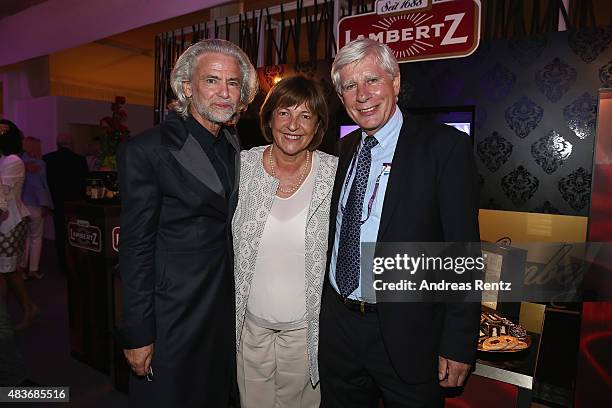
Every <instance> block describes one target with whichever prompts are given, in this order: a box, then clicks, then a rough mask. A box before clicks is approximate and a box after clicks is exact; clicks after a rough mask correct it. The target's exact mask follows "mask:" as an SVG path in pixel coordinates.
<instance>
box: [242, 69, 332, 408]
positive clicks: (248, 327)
mask: <svg viewBox="0 0 612 408" xmlns="http://www.w3.org/2000/svg"><path fill="white" fill-rule="evenodd" d="M327 122H328V111H327V103H326V101H325V94H324V93H323V91H322V90H321V88H320V87H319V86H318V84H317V83H316V82H315V81H314V80H312V79H308V78H306V77H303V76H294V77H289V78H285V79H283V80H282V81H280V82H278V83H277V84H276V85H275V86H274V87H273V88H272V89H271V90H270V93H269V94H268V96H267V98H266V100H265V102H264V103H263V105H262V107H261V111H260V126H261V131H262V133H263V135H264V136H265V137H266V139H267V140H268V141H269V142H272V144H271V145H268V146H261V147H255V148H253V149H251V150H249V151H243V152H242V154H241V161H240V189H239V197H238V206H237V208H236V213H235V214H234V219H233V222H232V231H233V234H234V252H235V254H236V260H235V262H234V274H235V280H236V345H237V350H238V360H237V367H238V388H239V390H240V400H241V405H242V408H251V407H253V408H273V407H295V408H300V407H301V408H314V407H318V406H319V402H320V395H319V388H318V382H319V373H318V364H317V344H318V332H319V305H320V299H321V289H322V287H323V277H324V276H325V256H326V252H327V234H328V228H329V206H330V202H331V193H332V187H333V182H334V175H335V173H336V166H337V164H338V159H337V158H336V157H334V156H330V155H328V154H326V153H323V152H320V151H318V150H316V149H317V147H318V146H319V145H320V144H321V141H322V140H323V137H324V136H325V131H326V130H327Z"/></svg>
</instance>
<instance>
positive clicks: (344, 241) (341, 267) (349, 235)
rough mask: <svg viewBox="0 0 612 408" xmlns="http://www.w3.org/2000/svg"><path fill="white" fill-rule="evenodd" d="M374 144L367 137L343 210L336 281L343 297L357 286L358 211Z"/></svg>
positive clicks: (359, 230)
mask: <svg viewBox="0 0 612 408" xmlns="http://www.w3.org/2000/svg"><path fill="white" fill-rule="evenodd" d="M377 144H378V140H376V138H374V137H373V136H368V137H366V139H365V141H364V143H363V147H362V148H361V150H360V152H359V157H358V158H357V169H356V170H355V178H354V179H353V184H352V185H351V191H350V193H349V195H348V198H347V200H346V207H345V208H344V212H343V213H342V225H341V227H340V242H339V248H338V258H337V260H336V283H337V284H338V289H339V290H340V294H341V295H342V297H348V296H349V295H350V294H351V293H353V292H354V291H355V289H357V288H358V287H359V270H360V237H361V213H362V211H363V199H364V197H365V192H366V187H367V186H368V177H369V175H370V165H371V164H372V153H371V152H370V150H372V148H373V147H374V146H376V145H377Z"/></svg>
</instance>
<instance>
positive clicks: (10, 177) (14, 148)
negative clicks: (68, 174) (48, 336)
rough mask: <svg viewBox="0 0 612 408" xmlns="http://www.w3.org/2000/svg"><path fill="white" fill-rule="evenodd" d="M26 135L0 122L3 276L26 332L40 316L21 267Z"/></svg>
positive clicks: (26, 214) (25, 213) (0, 254)
mask: <svg viewBox="0 0 612 408" xmlns="http://www.w3.org/2000/svg"><path fill="white" fill-rule="evenodd" d="M22 139H23V134H22V133H21V131H20V130H19V128H17V126H16V125H15V124H14V123H12V122H11V121H8V120H6V119H0V276H3V277H4V278H5V280H6V282H7V283H8V287H9V289H11V290H12V292H13V293H14V294H15V296H16V297H17V299H18V301H19V303H20V304H21V306H22V308H23V321H22V322H21V323H20V324H18V325H17V327H16V328H17V329H18V330H19V329H25V328H26V327H28V326H29V325H30V324H31V323H32V320H34V318H36V317H37V316H38V314H39V313H40V311H39V309H38V307H37V306H36V305H35V304H34V302H32V299H31V298H30V296H29V294H28V292H27V291H26V288H25V285H24V282H23V276H22V275H21V273H17V272H16V270H17V266H18V264H19V261H20V260H21V257H22V256H23V250H24V247H25V237H26V233H27V228H28V217H29V215H30V214H29V212H28V209H27V208H26V206H25V205H24V204H23V202H22V201H21V189H22V187H23V181H24V179H25V167H24V165H23V162H22V161H21V159H20V158H19V156H18V155H19V154H21V152H22Z"/></svg>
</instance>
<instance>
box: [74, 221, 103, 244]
mask: <svg viewBox="0 0 612 408" xmlns="http://www.w3.org/2000/svg"><path fill="white" fill-rule="evenodd" d="M68 242H69V243H70V245H72V246H74V247H77V248H82V249H86V250H88V251H94V252H101V251H102V232H101V231H100V228H98V227H96V226H95V225H91V224H90V223H89V221H86V220H77V222H69V223H68Z"/></svg>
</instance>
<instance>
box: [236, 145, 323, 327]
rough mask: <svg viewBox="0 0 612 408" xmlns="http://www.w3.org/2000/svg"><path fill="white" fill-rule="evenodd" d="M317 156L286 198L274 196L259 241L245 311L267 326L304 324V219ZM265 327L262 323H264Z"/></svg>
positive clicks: (314, 155) (296, 325)
mask: <svg viewBox="0 0 612 408" xmlns="http://www.w3.org/2000/svg"><path fill="white" fill-rule="evenodd" d="M318 166H319V156H318V155H317V153H316V152H313V154H312V166H311V169H310V173H308V176H307V177H306V179H305V180H304V182H303V183H302V185H301V186H300V188H299V189H298V190H297V191H296V192H295V193H294V194H293V195H292V196H291V197H288V198H280V197H278V196H276V197H275V198H274V203H273V204H272V209H271V210H270V215H269V216H268V219H267V220H266V225H265V227H264V230H263V235H262V236H261V241H260V243H259V250H258V252H257V261H256V263H255V272H254V274H253V282H252V284H251V292H250V294H249V301H248V305H247V312H248V313H249V315H250V316H251V317H252V318H254V320H255V322H256V324H258V325H262V323H263V324H266V323H269V324H266V326H267V327H269V328H271V329H279V330H281V329H290V328H297V327H305V326H306V289H305V283H304V282H305V274H304V271H305V264H306V263H305V259H304V253H305V251H306V248H305V241H306V238H305V237H306V220H307V216H308V206H309V204H310V201H311V197H312V192H313V188H314V181H315V177H314V174H316V173H317V169H318ZM264 327H265V326H264Z"/></svg>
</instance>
